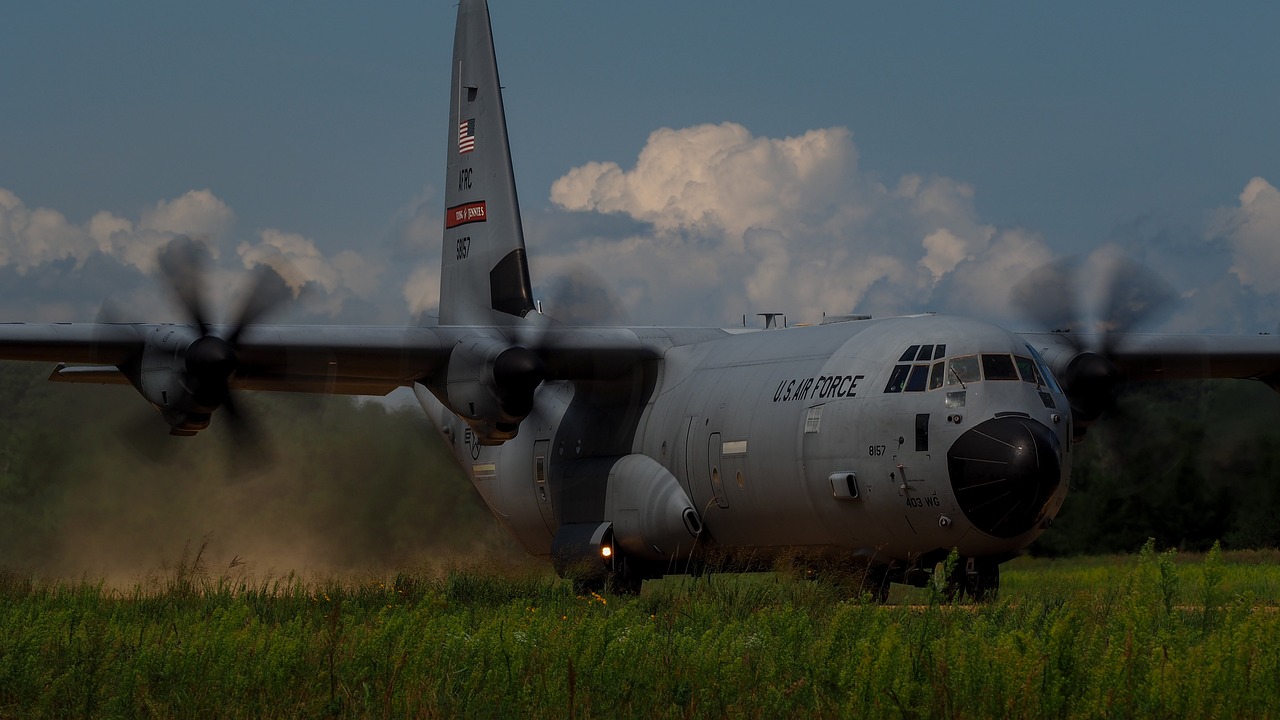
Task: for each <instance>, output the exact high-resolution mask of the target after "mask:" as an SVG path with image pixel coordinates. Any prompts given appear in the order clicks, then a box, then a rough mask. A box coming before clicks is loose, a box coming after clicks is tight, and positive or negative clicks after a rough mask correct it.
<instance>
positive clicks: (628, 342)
mask: <svg viewBox="0 0 1280 720" xmlns="http://www.w3.org/2000/svg"><path fill="white" fill-rule="evenodd" d="M208 331H209V333H210V334H212V335H215V336H219V337H228V336H230V335H231V334H232V333H234V330H233V329H232V328H230V327H227V326H210V327H209V328H208ZM200 335H201V333H200V330H199V329H198V328H196V327H194V326H191V325H182V324H122V323H43V324H29V323H0V360H25V361H37V362H39V361H44V362H49V363H56V364H57V365H56V367H55V368H54V370H53V373H52V375H51V376H50V379H51V380H54V381H58V382H79V383H95V384H137V380H138V376H139V375H140V374H141V373H142V372H145V371H163V370H168V371H171V372H174V373H179V374H181V373H182V372H183V371H184V364H185V362H186V360H185V357H186V355H187V353H188V352H189V351H190V348H191V347H192V346H193V345H194V343H195V342H196V341H197V340H198V339H199V338H200ZM672 342H673V340H672V338H671V337H670V335H669V334H668V333H655V332H645V331H644V330H641V331H640V332H637V331H634V330H632V329H629V328H544V329H538V330H535V331H532V332H531V331H529V330H528V329H527V328H522V329H520V331H517V330H516V329H515V328H502V327H493V326H489V327H466V326H450V327H438V328H437V327H396V326H324V325H256V326H253V327H250V328H247V329H245V331H244V332H243V333H242V334H240V335H239V336H238V337H237V338H236V341H235V367H234V371H233V373H234V374H233V375H232V376H231V377H230V379H229V383H228V384H229V386H230V387H232V388H236V389H244V390H275V391H285V392H321V393H339V394H357V395H385V394H387V393H389V392H391V391H392V390H394V389H395V388H397V387H400V386H411V385H413V384H414V383H415V382H426V381H428V380H429V379H431V378H432V377H435V376H436V375H437V373H441V372H443V371H444V370H445V369H446V368H447V366H448V363H449V358H450V355H451V354H452V352H453V351H454V348H455V347H458V346H468V347H470V346H475V345H483V346H489V347H493V348H495V350H496V351H497V352H499V353H500V352H501V350H503V349H506V348H509V347H512V346H516V345H522V346H529V347H531V348H532V349H533V352H534V353H536V354H537V355H538V356H539V358H540V359H541V361H542V362H543V364H544V366H545V369H544V371H543V372H544V373H545V377H546V378H547V379H566V380H578V379H599V378H610V377H617V376H619V375H620V374H623V373H625V372H627V371H628V370H630V369H631V368H632V367H634V365H635V363H636V362H638V361H642V360H651V359H656V358H659V357H661V355H662V352H663V351H664V350H665V349H666V348H667V347H670V345H671V344H672ZM464 357H466V359H467V362H470V363H474V364H482V363H483V362H484V358H483V357H475V358H473V357H471V356H470V355H468V354H467V353H459V359H460V361H461V360H462V358H464ZM474 369H475V370H477V371H478V370H479V368H474ZM462 370H465V369H464V368H455V371H462ZM131 376H132V377H131ZM144 394H145V393H144Z"/></svg>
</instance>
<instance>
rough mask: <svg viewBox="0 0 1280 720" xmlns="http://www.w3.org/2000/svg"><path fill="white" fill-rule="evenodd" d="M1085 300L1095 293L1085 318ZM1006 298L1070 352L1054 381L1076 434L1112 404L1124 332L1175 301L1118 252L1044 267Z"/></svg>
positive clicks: (1166, 288)
mask: <svg viewBox="0 0 1280 720" xmlns="http://www.w3.org/2000/svg"><path fill="white" fill-rule="evenodd" d="M1088 297H1097V298H1099V301H1098V302H1097V303H1096V304H1095V305H1093V307H1092V309H1093V315H1094V319H1093V321H1092V322H1091V323H1090V322H1089V321H1088V320H1087V319H1086V317H1087V316H1088V314H1089V309H1090V308H1089V304H1088V303H1086V302H1085V299H1086V298H1088ZM1011 298H1012V300H1013V303H1014V305H1016V306H1018V307H1019V308H1020V309H1021V310H1022V311H1023V312H1024V313H1026V314H1027V315H1028V316H1029V317H1030V318H1032V319H1033V320H1035V321H1036V322H1037V323H1038V324H1039V325H1041V326H1042V327H1043V328H1046V329H1049V330H1052V331H1054V332H1055V333H1059V334H1060V337H1061V339H1062V340H1063V341H1064V342H1066V343H1067V344H1069V345H1070V346H1071V348H1072V349H1073V350H1074V352H1075V354H1074V356H1073V357H1072V358H1071V360H1070V361H1069V362H1068V363H1067V366H1066V368H1065V370H1063V371H1062V372H1061V373H1060V375H1059V377H1058V380H1059V381H1061V383H1062V385H1063V390H1064V391H1065V392H1066V394H1067V399H1068V400H1069V401H1070V403H1071V415H1072V417H1073V418H1074V420H1075V423H1076V428H1077V432H1078V433H1083V431H1084V429H1085V428H1086V427H1087V426H1088V425H1089V423H1092V422H1093V421H1094V420H1097V419H1098V417H1099V416H1101V415H1102V414H1103V413H1104V412H1106V411H1108V410H1110V409H1112V408H1113V407H1114V406H1115V404H1116V398H1117V396H1118V394H1119V391H1120V389H1121V386H1122V385H1123V382H1124V380H1125V378H1124V376H1123V373H1122V372H1121V370H1120V368H1118V367H1117V365H1116V362H1115V360H1116V358H1117V354H1118V353H1119V351H1121V350H1122V349H1123V348H1122V347H1121V344H1122V343H1123V342H1124V339H1125V335H1126V333H1130V332H1132V331H1133V330H1134V329H1135V328H1138V327H1140V326H1142V325H1144V324H1149V323H1150V322H1152V321H1154V320H1156V319H1158V318H1159V317H1160V316H1161V315H1163V314H1165V313H1166V312H1167V311H1168V310H1169V308H1170V307H1171V305H1172V303H1173V301H1174V300H1175V299H1176V298H1177V293H1176V292H1175V291H1174V289H1173V287H1172V286H1171V285H1169V283H1168V282H1166V281H1165V280H1164V279H1162V278H1161V277H1160V276H1159V275H1157V274H1156V273H1155V272H1153V271H1152V270H1150V269H1148V268H1146V267H1144V266H1142V265H1140V264H1139V263H1137V262H1135V261H1133V260H1130V259H1128V258H1125V257H1123V256H1120V255H1110V256H1106V257H1104V258H1092V259H1090V260H1086V261H1083V262H1082V261H1080V260H1079V259H1076V258H1068V259H1064V260H1058V261H1054V262H1051V263H1049V264H1047V265H1044V266H1042V267H1040V268H1038V269H1036V270H1034V271H1032V273H1031V274H1030V275H1028V276H1027V277H1026V278H1023V280H1022V281H1020V282H1019V283H1018V284H1017V285H1015V286H1014V288H1013V292H1012V293H1011Z"/></svg>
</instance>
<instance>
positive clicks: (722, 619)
mask: <svg viewBox="0 0 1280 720" xmlns="http://www.w3.org/2000/svg"><path fill="white" fill-rule="evenodd" d="M1277 560H1280V554H1278V553H1275V552H1270V553H1227V554H1219V553H1217V552H1212V553H1210V554H1209V555H1205V556H1195V557H1185V556H1176V555H1174V554H1173V553H1157V552H1154V551H1153V550H1152V549H1151V548H1150V547H1148V548H1147V549H1145V550H1144V551H1143V552H1142V553H1140V554H1139V555H1134V556H1122V557H1106V558H1085V559H1076V560H1036V559H1020V560H1016V561H1014V562H1012V563H1010V564H1008V565H1006V566H1005V568H1004V584H1003V589H1002V592H1001V595H1000V598H999V599H998V600H996V601H994V602H990V603H986V604H982V605H955V604H950V603H948V602H946V601H945V600H943V598H942V594H941V593H939V592H935V591H933V590H931V589H929V588H925V589H922V590H916V589H906V588H896V589H895V592H894V594H893V596H892V597H891V601H890V603H889V604H887V605H875V604H872V603H870V602H868V601H866V600H864V599H862V598H859V597H855V596H854V591H853V590H852V589H851V586H850V583H849V582H847V581H845V580H843V579H841V578H834V579H831V578H824V577H816V578H811V577H810V578H807V577H804V575H805V573H802V572H799V571H796V570H794V569H792V568H790V567H779V568H778V570H777V571H776V572H773V573H766V574H760V575H743V576H734V575H709V576H701V577H695V578H676V579H667V580H663V581H659V582H650V583H646V585H645V588H644V591H643V592H642V593H641V595H640V596H638V597H628V596H615V595H611V594H604V595H596V594H586V595H579V594H577V593H575V592H574V590H573V588H572V586H571V585H570V584H568V583H566V582H562V581H559V580H556V579H554V578H552V577H549V576H548V575H546V574H544V573H541V572H529V571H527V570H525V571H511V572H499V571H494V570H477V569H462V568H455V569H452V570H442V571H434V570H431V569H423V570H422V571H421V572H418V573H405V574H402V575H400V576H398V577H396V578H394V579H377V580H367V581H360V582H356V581H351V580H345V581H340V580H328V581H324V580H309V581H302V580H298V579H295V578H282V579H267V580H259V581H251V580H246V579H243V578H233V577H230V576H224V577H221V578H219V577H214V576H213V575H212V574H208V573H205V572H202V571H200V570H199V564H198V563H192V562H185V561H184V562H182V563H179V564H178V566H177V567H176V568H175V569H171V570H170V572H169V574H168V575H167V576H166V577H163V578H159V579H153V580H149V581H147V582H143V583H139V584H138V585H137V586H135V587H133V588H132V589H128V590H123V591H122V590H112V589H108V588H105V587H103V586H101V585H96V584H93V583H83V582H82V583H45V582H40V581H35V580H32V579H29V578H26V577H21V576H13V575H4V576H0V716H2V717H130V718H133V717H202V718H209V717H225V718H238V717H282V718H287V717H306V718H312V717H330V716H333V717H377V718H391V717H557V718H559V717H576V718H588V717H602V718H612V717H643V718H649V717H682V718H683V717H725V716H729V717H797V716H819V717H1012V718H1022V717H1028V718H1030V717H1036V718H1039V717H1054V718H1072V717H1178V718H1183V717H1269V716H1273V715H1278V714H1280V710H1276V709H1273V708H1276V707H1278V706H1280V641H1278V640H1277V638H1278V637H1280V612H1278V611H1277V608H1278V607H1280V565H1278V564H1277V562H1276V561H1277Z"/></svg>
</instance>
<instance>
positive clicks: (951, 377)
mask: <svg viewBox="0 0 1280 720" xmlns="http://www.w3.org/2000/svg"><path fill="white" fill-rule="evenodd" d="M981 377H982V376H981V375H979V374H978V356H977V355H964V356H962V357H954V358H951V359H950V360H948V361H947V384H948V385H966V384H968V383H971V382H978V380H980V379H981Z"/></svg>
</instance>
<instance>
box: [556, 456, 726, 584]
mask: <svg viewBox="0 0 1280 720" xmlns="http://www.w3.org/2000/svg"><path fill="white" fill-rule="evenodd" d="M562 481H563V484H562V485H561V488H562V490H561V493H562V496H561V497H562V500H561V502H562V507H561V510H562V514H561V518H564V519H567V520H568V521H569V522H584V521H586V520H588V518H587V517H584V516H585V515H587V514H588V513H592V512H593V510H594V512H595V513H596V514H599V513H601V511H602V514H603V517H596V518H592V519H593V520H598V521H608V522H610V523H611V524H612V526H611V530H612V536H613V544H614V545H615V546H616V548H617V550H618V551H620V552H623V553H625V554H627V555H629V556H631V557H635V558H642V559H645V560H662V561H670V560H678V559H681V558H684V557H687V556H688V555H689V553H690V552H691V551H692V550H693V544H694V542H695V541H696V540H697V538H698V535H700V534H701V533H702V520H701V519H700V518H699V517H698V512H697V511H696V510H695V509H694V507H693V502H692V501H691V500H689V496H688V495H687V494H686V493H685V491H684V488H683V487H681V486H680V482H679V481H678V480H676V478H675V476H674V475H672V474H671V472H670V471H668V470H667V469H666V468H665V467H663V466H662V465H661V464H659V463H658V461H656V460H654V459H653V458H651V457H649V456H647V455H624V456H622V457H612V458H593V459H587V460H576V461H573V462H572V463H570V464H569V465H568V466H567V467H565V468H564V470H563V475H562ZM601 484H603V485H604V503H603V508H595V509H593V508H589V507H585V506H582V504H583V503H585V502H589V501H590V498H592V497H595V498H598V497H599V494H598V492H592V491H591V488H599V487H600V485H601ZM575 506H577V507H575Z"/></svg>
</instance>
